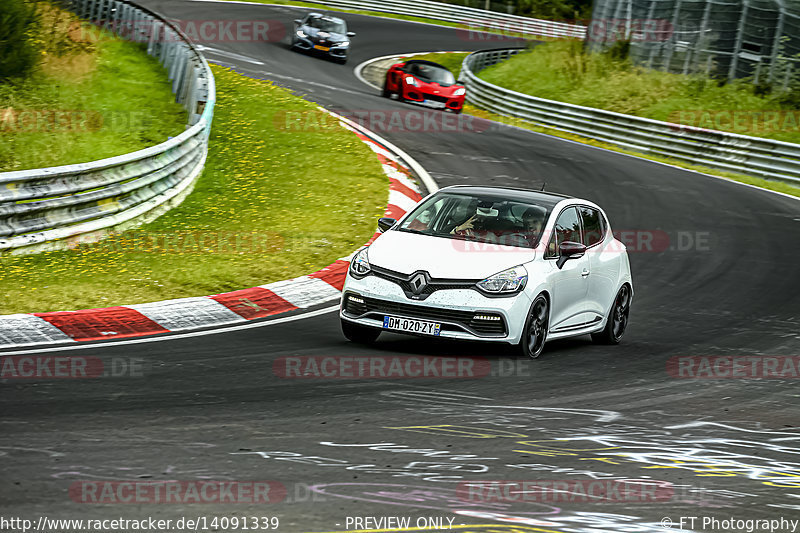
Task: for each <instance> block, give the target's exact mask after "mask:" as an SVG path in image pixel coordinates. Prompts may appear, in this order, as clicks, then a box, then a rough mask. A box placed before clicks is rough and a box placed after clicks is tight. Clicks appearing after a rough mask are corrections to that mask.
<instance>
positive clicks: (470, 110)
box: [414, 53, 800, 197]
mask: <svg viewBox="0 0 800 533" xmlns="http://www.w3.org/2000/svg"><path fill="white" fill-rule="evenodd" d="M466 56H467V54H459V53H431V54H425V55H420V56H414V59H426V60H428V61H434V62H436V63H439V64H441V65H444V66H446V67H447V68H449V69H450V70H451V71H452V72H453V74H454V75H455V76H456V77H458V74H459V72H460V71H461V63H462V62H463V61H464V58H465V57H466ZM481 77H483V76H481ZM492 83H496V82H492ZM553 99H554V100H558V99H559V98H553ZM464 113H466V114H469V115H473V116H477V117H480V118H485V119H487V120H492V121H495V122H499V123H501V124H507V125H509V126H515V127H518V128H523V129H526V130H530V131H535V132H538V133H544V134H547V135H553V136H555V137H560V138H562V139H568V140H571V141H576V142H579V143H582V144H588V145H590V146H596V147H598V148H605V149H606V150H612V151H614V152H620V153H623V154H629V155H634V156H636V157H641V158H642V159H649V160H651V161H658V162H660V163H667V164H670V165H674V166H677V167H681V168H685V169H688V170H694V171H696V172H701V173H703V174H711V175H714V176H720V177H723V178H727V179H730V180H733V181H738V182H741V183H746V184H748V185H754V186H756V187H761V188H762V189H768V190H771V191H777V192H781V193H784V194H788V195H791V196H797V197H800V188H799V187H795V186H793V185H790V184H788V183H784V182H780V181H772V180H766V179H761V178H755V177H752V176H746V175H744V174H736V173H733V172H724V171H721V170H716V169H713V168H708V167H703V166H700V165H689V164H687V163H683V162H681V161H676V160H673V159H669V158H666V157H656V156H653V155H649V154H647V155H646V154H641V153H638V152H634V151H632V150H625V149H623V148H620V147H618V146H616V145H613V144H611V143H605V142H601V141H596V140H594V139H589V138H587V137H582V136H580V135H575V134H572V133H567V132H564V131H560V130H557V129H553V128H547V127H544V126H541V125H538V124H534V123H532V122H528V121H526V120H523V119H520V118H515V117H507V116H505V115H499V114H497V113H492V112H491V111H487V110H485V109H481V108H479V107H476V106H474V105H472V104H466V105H465V106H464Z"/></svg>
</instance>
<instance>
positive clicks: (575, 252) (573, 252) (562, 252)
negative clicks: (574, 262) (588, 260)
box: [556, 241, 586, 269]
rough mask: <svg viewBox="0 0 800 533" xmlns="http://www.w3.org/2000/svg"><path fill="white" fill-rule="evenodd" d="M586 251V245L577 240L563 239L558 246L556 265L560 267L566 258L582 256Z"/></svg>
mask: <svg viewBox="0 0 800 533" xmlns="http://www.w3.org/2000/svg"><path fill="white" fill-rule="evenodd" d="M585 253H586V246H585V245H583V244H581V243H579V242H570V241H564V242H562V243H561V244H560V245H559V246H558V254H559V257H558V261H556V266H557V267H558V268H559V269H561V268H562V267H563V266H564V263H566V262H567V260H568V259H577V258H579V257H583V254H585Z"/></svg>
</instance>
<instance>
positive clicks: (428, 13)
mask: <svg viewBox="0 0 800 533" xmlns="http://www.w3.org/2000/svg"><path fill="white" fill-rule="evenodd" d="M310 3H313V4H324V5H326V6H330V7H332V8H339V9H363V10H369V11H378V12H380V13H392V14H396V15H411V16H416V17H424V18H429V19H434V20H443V21H445V22H455V23H460V24H463V25H465V26H466V28H465V29H464V30H463V31H464V32H467V33H465V40H466V39H469V40H476V41H477V40H480V39H481V37H480V36H479V35H477V34H476V35H472V34H471V32H483V31H490V30H493V31H500V32H502V33H503V34H510V35H513V34H522V35H530V36H535V37H555V38H563V37H571V38H576V39H583V38H584V37H585V36H586V27H585V26H581V25H578V24H568V23H564V22H554V21H550V20H541V19H534V18H529V17H519V16H515V15H506V14H503V13H496V12H494V11H486V10H483V9H475V8H473V7H465V6H459V5H454V4H445V3H442V2H431V1H428V0H319V1H317V0H311V1H310Z"/></svg>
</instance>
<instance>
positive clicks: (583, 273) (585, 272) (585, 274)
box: [581, 268, 589, 278]
mask: <svg viewBox="0 0 800 533" xmlns="http://www.w3.org/2000/svg"><path fill="white" fill-rule="evenodd" d="M588 275H589V271H588V270H586V269H585V268H584V269H583V272H581V276H583V277H584V278H585V277H586V276H588Z"/></svg>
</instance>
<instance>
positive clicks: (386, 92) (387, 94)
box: [381, 80, 392, 98]
mask: <svg viewBox="0 0 800 533" xmlns="http://www.w3.org/2000/svg"><path fill="white" fill-rule="evenodd" d="M381 96H383V97H384V98H391V97H392V91H390V90H389V89H387V88H386V80H383V90H382V91H381Z"/></svg>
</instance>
